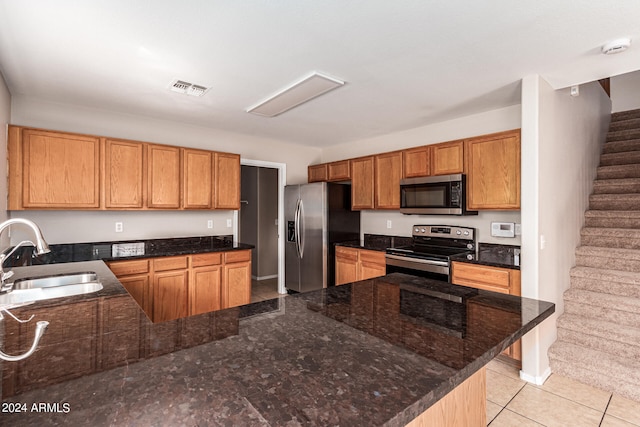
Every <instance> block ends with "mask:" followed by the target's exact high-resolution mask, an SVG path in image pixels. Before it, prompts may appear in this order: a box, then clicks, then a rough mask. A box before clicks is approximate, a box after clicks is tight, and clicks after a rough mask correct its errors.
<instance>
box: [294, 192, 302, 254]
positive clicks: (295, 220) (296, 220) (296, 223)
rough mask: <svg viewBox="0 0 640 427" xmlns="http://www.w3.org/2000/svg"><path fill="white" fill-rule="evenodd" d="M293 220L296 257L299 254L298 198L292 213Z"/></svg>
mask: <svg viewBox="0 0 640 427" xmlns="http://www.w3.org/2000/svg"><path fill="white" fill-rule="evenodd" d="M293 220H294V222H295V228H294V232H295V241H296V253H297V254H298V258H301V256H300V199H298V201H297V202H296V212H295V214H294V217H293Z"/></svg>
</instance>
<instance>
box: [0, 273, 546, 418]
mask: <svg viewBox="0 0 640 427" xmlns="http://www.w3.org/2000/svg"><path fill="white" fill-rule="evenodd" d="M265 307H266V309H265ZM554 309H555V307H554V305H553V304H551V303H546V302H540V301H535V300H530V299H526V298H520V297H515V296H512V295H502V294H497V293H493V292H487V291H482V290H477V289H472V288H465V287H460V286H452V285H449V284H446V283H443V282H437V281H430V280H428V279H422V278H417V277H414V276H408V275H404V274H399V273H394V274H390V275H387V276H384V277H380V278H376V279H371V280H365V281H361V282H356V283H352V284H346V285H343V286H340V287H333V288H329V289H324V290H320V291H314V292H309V293H305V294H296V295H290V296H287V297H282V298H280V299H277V300H272V301H266V302H263V303H257V304H250V305H247V306H243V307H236V308H233V309H229V310H222V311H219V312H217V314H218V315H223V316H225V317H226V318H227V320H228V319H229V318H231V317H233V318H235V319H236V325H237V326H238V327H237V329H236V332H235V334H227V335H226V336H227V337H226V338H224V339H220V340H217V341H213V342H210V343H206V344H203V345H199V346H195V347H192V348H188V349H183V350H182V351H175V352H173V353H169V354H164V355H162V356H158V357H155V358H153V359H149V360H144V361H141V362H139V363H134V364H128V365H125V366H121V367H117V368H115V369H111V370H108V371H104V372H99V373H97V374H94V375H87V376H84V377H81V378H77V379H74V380H71V381H67V382H62V383H59V384H55V385H51V386H48V387H45V388H42V389H37V390H33V391H30V392H25V393H22V394H18V395H16V396H13V397H11V398H7V399H5V400H4V401H3V404H4V403H11V404H19V405H18V407H23V408H26V409H25V411H24V412H15V413H3V414H2V416H3V422H4V421H5V420H6V422H7V423H9V424H11V425H14V426H23V425H24V426H26V425H47V424H56V425H74V424H75V425H78V424H91V425H95V426H98V425H207V424H228V425H263V426H268V425H285V424H288V423H290V425H300V424H302V425H371V426H374V425H389V426H400V425H406V424H407V423H409V422H410V421H411V420H413V419H414V418H416V417H418V416H420V415H421V414H423V413H424V412H425V411H427V410H428V409H429V408H435V407H436V406H437V405H438V403H439V401H441V399H442V398H443V397H445V396H447V395H449V396H450V395H451V394H454V393H455V392H456V391H459V390H461V389H464V390H467V391H469V390H472V391H471V392H470V394H469V395H468V396H466V398H470V399H472V400H473V401H474V402H478V407H477V408H475V409H474V411H475V412H474V414H471V415H475V416H478V417H479V418H476V419H475V421H472V422H473V424H469V425H479V424H477V423H476V422H477V421H478V420H480V422H482V420H484V411H485V410H484V403H483V402H484V399H485V389H484V382H483V375H484V365H486V364H487V363H488V362H489V361H490V360H491V359H493V358H494V357H495V356H496V355H498V354H499V353H500V352H501V351H502V350H504V349H505V348H506V347H507V346H509V345H510V344H511V343H513V342H514V341H515V340H517V339H519V338H520V337H521V336H522V335H524V334H525V333H526V332H528V331H529V330H531V329H533V328H534V327H535V326H536V325H537V324H539V323H540V322H542V321H543V320H544V319H545V318H547V317H549V316H550V315H551V314H552V313H553V311H554ZM257 313H259V314H257ZM202 316H206V315H199V316H192V317H190V318H187V319H183V320H190V321H192V323H193V324H198V323H197V322H198V320H199V319H200V318H201V317H202ZM227 323H228V322H227ZM200 327H202V325H201V324H200ZM227 330H231V329H227ZM229 335H231V336H229ZM221 337H222V336H221ZM68 351H69V352H70V353H73V352H74V351H77V350H76V349H69V350H68ZM470 378H471V379H472V380H473V379H474V378H479V381H478V382H477V384H476V386H478V385H479V386H480V388H476V389H475V391H473V390H474V389H473V386H472V387H471V388H468V387H465V384H466V383H465V381H467V380H468V379H470ZM461 384H462V386H461V387H460V385H461ZM452 392H453V393H452ZM445 398H446V397H445ZM34 402H45V403H50V404H55V403H57V404H59V407H60V408H63V407H67V408H68V409H69V410H68V411H60V412H59V413H58V412H56V413H50V412H49V413H43V412H36V411H31V408H32V404H33V403H34ZM467 402H469V400H465V403H464V404H463V405H460V407H458V408H457V409H456V410H455V412H458V410H462V408H463V407H467V406H469V405H468V404H467ZM22 404H24V406H20V405H22ZM64 404H67V406H63V405H64ZM434 405H436V406H434ZM14 407H16V406H15V405H14ZM427 414H429V413H428V412H427ZM454 415H456V416H457V414H454Z"/></svg>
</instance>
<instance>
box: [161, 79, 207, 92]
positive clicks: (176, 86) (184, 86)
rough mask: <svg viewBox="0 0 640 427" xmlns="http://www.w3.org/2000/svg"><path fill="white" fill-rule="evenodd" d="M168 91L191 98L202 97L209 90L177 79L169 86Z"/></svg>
mask: <svg viewBox="0 0 640 427" xmlns="http://www.w3.org/2000/svg"><path fill="white" fill-rule="evenodd" d="M169 89H170V90H172V91H173V92H178V93H183V94H185V95H191V96H202V95H204V94H205V93H207V91H208V90H209V88H207V87H204V86H200V85H195V84H193V83H189V82H185V81H184V80H177V79H176V80H174V81H172V82H171V84H170V85H169Z"/></svg>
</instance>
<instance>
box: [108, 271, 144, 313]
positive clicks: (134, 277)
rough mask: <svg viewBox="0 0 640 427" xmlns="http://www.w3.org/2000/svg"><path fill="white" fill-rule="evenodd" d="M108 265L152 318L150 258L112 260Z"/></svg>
mask: <svg viewBox="0 0 640 427" xmlns="http://www.w3.org/2000/svg"><path fill="white" fill-rule="evenodd" d="M107 266H108V267H109V269H110V270H111V271H112V272H113V274H114V275H115V276H116V277H117V278H118V280H119V281H120V283H121V284H122V286H124V288H125V289H126V290H127V292H129V294H130V295H131V296H132V297H133V299H134V300H135V301H136V302H137V303H138V305H139V306H140V308H142V310H143V311H144V312H145V314H146V315H147V317H149V319H151V318H152V317H153V314H152V308H151V307H152V306H151V298H152V295H151V286H150V284H151V282H150V280H151V279H150V273H149V260H148V259H137V260H129V261H112V262H108V263H107Z"/></svg>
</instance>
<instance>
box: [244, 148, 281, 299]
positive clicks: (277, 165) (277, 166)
mask: <svg viewBox="0 0 640 427" xmlns="http://www.w3.org/2000/svg"><path fill="white" fill-rule="evenodd" d="M240 165H242V166H256V167H259V168H269V169H277V170H278V293H280V294H286V293H287V290H286V289H285V287H284V236H285V230H284V223H285V221H284V187H285V185H287V165H286V164H285V163H276V162H267V161H264V160H252V159H244V158H240ZM238 212H239V211H237V210H236V211H233V240H234V241H236V242H237V241H238V221H239V217H238Z"/></svg>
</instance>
